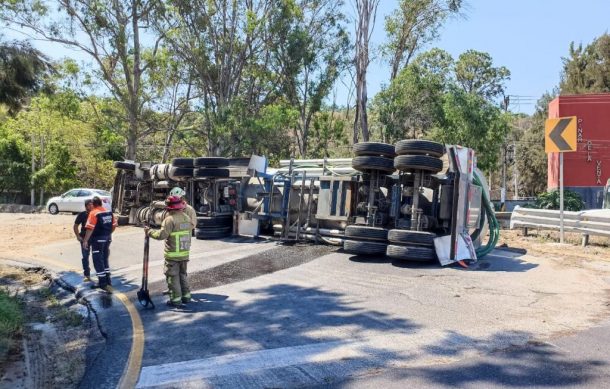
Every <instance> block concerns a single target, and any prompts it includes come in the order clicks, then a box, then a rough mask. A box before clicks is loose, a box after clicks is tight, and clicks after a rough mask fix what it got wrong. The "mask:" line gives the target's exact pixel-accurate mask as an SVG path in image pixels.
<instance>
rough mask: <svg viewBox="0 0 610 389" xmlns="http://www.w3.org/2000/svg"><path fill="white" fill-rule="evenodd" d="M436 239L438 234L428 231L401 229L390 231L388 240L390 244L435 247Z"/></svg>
mask: <svg viewBox="0 0 610 389" xmlns="http://www.w3.org/2000/svg"><path fill="white" fill-rule="evenodd" d="M434 238H436V234H433V233H432V232H426V231H410V230H399V229H394V230H390V231H388V240H389V241H390V243H398V244H407V245H417V246H428V247H433V246H434Z"/></svg>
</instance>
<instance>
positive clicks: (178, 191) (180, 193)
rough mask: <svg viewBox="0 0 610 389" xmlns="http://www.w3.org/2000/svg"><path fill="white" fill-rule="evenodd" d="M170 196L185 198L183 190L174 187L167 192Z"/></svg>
mask: <svg viewBox="0 0 610 389" xmlns="http://www.w3.org/2000/svg"><path fill="white" fill-rule="evenodd" d="M169 195H170V196H180V197H184V196H186V192H185V191H184V189H182V188H181V187H179V186H176V187H175V188H173V189H172V190H171V191H170V192H169Z"/></svg>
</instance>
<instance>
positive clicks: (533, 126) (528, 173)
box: [515, 93, 554, 197]
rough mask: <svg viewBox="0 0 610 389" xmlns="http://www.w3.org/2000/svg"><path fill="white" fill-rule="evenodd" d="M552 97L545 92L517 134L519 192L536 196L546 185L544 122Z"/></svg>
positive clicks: (516, 157) (516, 159) (516, 156)
mask: <svg viewBox="0 0 610 389" xmlns="http://www.w3.org/2000/svg"><path fill="white" fill-rule="evenodd" d="M553 98H554V96H553V95H552V94H550V93H545V94H544V95H543V96H542V97H541V98H540V100H538V103H537V105H536V111H535V112H534V114H533V115H532V117H531V120H530V121H529V126H527V127H526V129H525V130H524V131H523V132H522V134H516V135H517V139H515V140H516V142H517V151H516V155H515V163H516V164H517V170H518V171H519V194H521V195H523V196H528V197H532V196H536V195H537V194H538V193H542V192H544V191H545V190H546V187H547V155H546V152H545V151H544V122H545V120H546V118H547V117H548V106H549V102H550V101H551V100H552V99H553Z"/></svg>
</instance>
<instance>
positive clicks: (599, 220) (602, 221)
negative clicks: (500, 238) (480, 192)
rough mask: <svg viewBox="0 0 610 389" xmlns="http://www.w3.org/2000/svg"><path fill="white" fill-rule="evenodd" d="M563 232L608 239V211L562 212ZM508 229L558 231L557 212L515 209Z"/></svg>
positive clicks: (609, 216)
mask: <svg viewBox="0 0 610 389" xmlns="http://www.w3.org/2000/svg"><path fill="white" fill-rule="evenodd" d="M563 223H564V229H565V231H569V232H576V233H581V234H583V235H598V236H606V237H610V210H608V209H606V210H589V211H579V212H570V211H564V213H563ZM510 228H511V229H515V228H538V229H547V230H559V211H556V210H549V209H533V208H523V207H516V208H515V209H514V210H513V212H512V215H511V218H510Z"/></svg>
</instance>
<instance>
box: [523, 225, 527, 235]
mask: <svg viewBox="0 0 610 389" xmlns="http://www.w3.org/2000/svg"><path fill="white" fill-rule="evenodd" d="M523 236H527V227H523Z"/></svg>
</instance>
